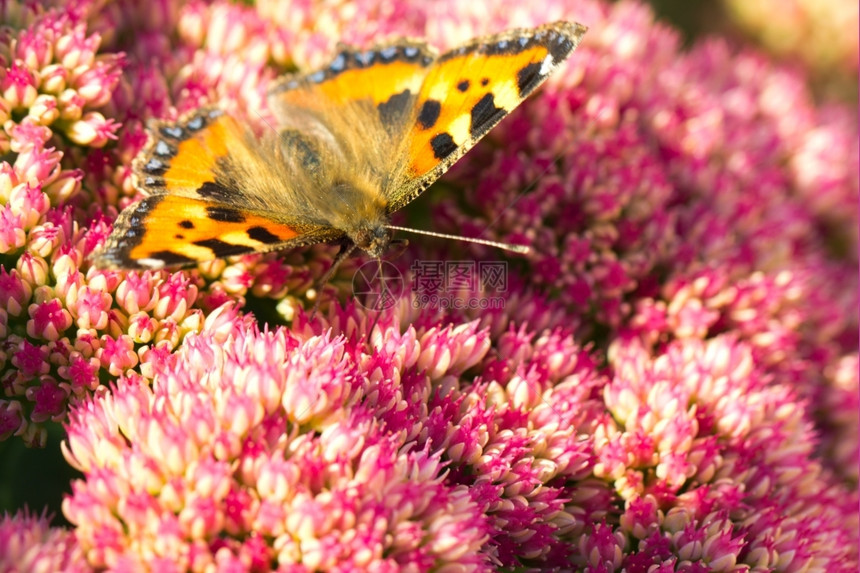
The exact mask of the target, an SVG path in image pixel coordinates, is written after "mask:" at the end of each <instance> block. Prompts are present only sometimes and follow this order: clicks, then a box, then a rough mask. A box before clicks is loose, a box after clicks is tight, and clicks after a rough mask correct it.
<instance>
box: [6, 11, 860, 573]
mask: <svg viewBox="0 0 860 573" xmlns="http://www.w3.org/2000/svg"><path fill="white" fill-rule="evenodd" d="M428 6H431V7H428ZM523 6H524V5H523V4H522V3H521V2H519V1H518V0H501V1H497V2H495V1H494V2H485V1H483V0H478V1H476V2H469V3H464V2H459V1H448V0H445V1H443V2H436V3H432V5H431V4H429V3H424V2H417V1H413V0H403V1H397V2H389V3H384V2H377V1H375V0H362V1H359V2H344V3H339V2H334V3H331V2H301V3H296V2H288V1H286V0H261V1H260V2H259V3H258V4H257V5H254V6H249V5H245V4H242V3H238V4H237V3H229V2H225V1H215V2H211V3H209V2H198V1H192V2H180V1H179V0H157V1H156V2H152V3H146V4H145V5H143V4H141V3H137V2H132V1H130V0H119V1H116V2H108V3H104V2H98V1H96V0H75V1H74V2H69V3H66V5H64V6H57V7H55V8H51V9H48V8H46V7H44V6H41V5H40V4H39V3H30V2H25V3H22V4H18V3H15V2H9V3H2V5H0V13H2V14H3V17H4V23H7V22H8V24H9V28H8V31H5V32H4V33H3V35H2V37H0V385H2V389H3V396H2V397H0V439H9V438H10V437H12V436H16V437H17V439H22V440H23V441H24V442H25V443H27V444H30V445H40V444H44V440H45V435H46V432H45V427H46V425H47V424H49V423H52V422H58V421H61V422H64V423H65V428H66V431H67V435H68V438H67V440H66V442H65V443H64V450H63V451H64V455H65V457H66V459H67V461H68V462H69V464H71V465H72V466H73V467H75V468H76V469H78V470H79V471H80V472H82V474H83V476H82V477H81V478H80V479H78V480H76V481H75V482H74V483H73V484H72V493H71V494H70V495H69V496H67V497H66V499H65V501H64V504H63V508H62V510H63V513H64V516H65V517H66V519H68V521H69V522H71V524H72V529H71V530H63V529H59V528H57V529H49V526H48V522H47V519H46V518H33V517H32V514H30V513H28V512H26V511H21V512H19V513H18V514H16V515H15V516H13V517H7V518H5V519H4V520H3V522H2V523H0V561H2V560H3V559H14V560H15V561H14V564H15V565H16V566H18V567H25V566H26V564H32V565H33V568H36V567H41V568H43V569H59V568H62V567H65V568H67V569H80V570H86V569H95V570H101V569H106V568H107V569H114V570H145V569H147V568H150V569H158V570H160V569H171V570H195V571H202V570H252V571H267V570H273V569H278V570H282V571H307V570H341V571H345V570H380V571H395V570H414V571H425V570H449V569H450V570H464V571H472V570H474V571H481V570H487V571H489V570H495V569H498V568H507V569H520V568H528V569H535V570H546V569H561V570H571V569H575V570H587V571H609V570H638V569H643V570H644V569H649V568H654V569H658V568H659V569H660V570H685V571H699V570H725V571H745V570H751V569H754V570H777V569H780V570H783V569H784V570H811V571H852V570H856V567H857V558H858V556H857V547H858V518H857V514H856V505H857V502H858V494H857V482H858V469H857V468H858V457H857V456H858V448H857V443H858V430H857V429H858V427H860V419H858V388H860V380H858V369H857V364H858V352H857V344H858V339H857V329H858V322H860V320H858V313H857V308H858V294H857V288H856V287H857V276H856V269H857V264H858V263H857V257H858V238H857V228H858V211H857V200H858V195H860V191H858V188H860V174H858V171H860V170H858V156H860V153H858V151H860V142H858V133H857V122H856V115H853V114H854V112H853V111H852V110H848V109H846V108H844V107H841V106H839V105H836V104H833V105H817V104H815V103H814V102H813V100H812V98H811V96H810V93H809V90H808V88H807V87H806V85H805V84H804V77H802V76H801V75H800V73H799V72H797V71H786V70H785V69H783V68H780V67H778V66H776V65H775V64H773V63H771V62H769V61H767V60H766V59H764V58H763V57H761V56H759V55H757V54H754V53H752V52H749V51H745V50H736V49H730V48H729V47H728V46H727V45H726V43H724V42H723V41H720V40H710V41H706V42H703V43H699V44H697V45H695V46H694V47H692V48H691V49H690V50H689V51H686V52H684V51H682V50H681V49H680V41H679V39H678V36H677V35H676V34H675V33H674V32H672V31H671V30H669V29H668V28H666V27H664V26H662V25H658V24H655V23H654V21H653V16H652V14H651V13H650V12H649V11H648V9H646V8H645V7H643V6H641V5H638V4H635V3H629V2H628V3H613V4H609V3H604V2H602V1H601V0H582V1H578V2H575V3H574V2H571V1H570V0H549V2H546V3H545V5H544V6H543V7H542V10H541V11H540V13H536V12H534V11H533V10H524V8H523ZM553 19H569V20H577V21H582V22H584V23H586V24H588V25H589V27H590V31H589V32H588V34H587V35H586V38H585V41H584V42H583V45H582V46H581V47H580V48H579V49H578V50H577V52H576V53H575V54H574V56H573V57H572V58H571V59H570V61H569V62H568V63H567V64H566V65H565V67H564V68H563V69H562V70H560V71H559V73H558V74H557V75H556V76H555V77H553V78H552V79H551V80H550V82H548V84H547V86H546V87H545V88H544V89H542V90H541V92H540V93H539V94H538V95H537V96H536V97H534V98H532V99H530V100H529V101H527V102H525V103H524V104H523V105H522V106H521V108H520V109H518V110H516V111H515V112H514V113H512V114H511V116H510V117H509V118H507V119H506V120H505V121H504V122H503V123H502V124H501V125H500V126H499V127H498V128H497V129H495V130H493V132H492V133H491V134H490V135H488V137H487V138H486V140H484V141H482V142H481V143H480V144H479V145H478V146H477V147H476V148H475V149H474V150H473V151H471V152H470V153H469V155H468V156H466V157H465V158H464V159H463V160H462V161H460V162H459V163H458V164H457V165H455V166H454V167H453V168H452V169H451V171H450V172H449V173H448V174H447V175H446V178H445V184H444V185H440V186H438V187H437V189H434V190H432V191H430V192H428V193H427V194H426V196H424V197H422V198H420V199H419V200H418V201H419V202H420V201H426V200H428V199H427V196H430V195H434V197H433V201H432V205H431V206H430V207H423V208H422V207H421V206H420V205H419V206H416V208H415V209H412V210H410V209H409V208H407V209H405V210H404V211H406V212H405V213H399V214H398V215H397V216H398V217H403V218H409V217H410V216H415V215H416V214H417V212H418V211H421V210H422V209H423V211H424V212H425V214H427V213H429V214H430V215H431V218H430V219H429V221H430V222H431V223H432V228H433V229H434V230H438V231H442V232H454V233H459V234H462V235H468V236H481V237H483V238H491V239H496V240H500V241H506V242H512V243H519V244H529V245H531V246H532V248H533V249H534V251H533V253H531V254H530V255H529V256H528V257H514V256H511V257H510V258H509V259H507V261H506V262H507V265H508V266H507V271H508V276H507V277H506V285H507V287H506V291H505V296H504V298H505V304H504V306H503V307H502V308H493V309H492V310H487V311H483V310H476V309H474V308H449V309H445V310H440V309H436V308H426V307H421V306H420V305H419V306H416V305H414V304H412V303H413V301H414V299H410V297H409V288H407V289H406V293H405V294H404V295H403V296H402V297H401V298H400V299H399V300H398V301H397V304H396V305H395V306H394V307H393V308H391V309H389V310H387V311H385V312H382V313H378V312H371V311H367V310H365V309H364V308H362V307H361V305H360V303H361V302H362V301H361V300H360V299H358V298H356V299H355V300H352V301H350V302H347V303H345V304H343V305H341V304H340V303H338V302H337V301H338V300H341V301H342V300H344V299H346V298H347V296H348V295H349V294H350V293H351V288H350V287H351V284H352V279H353V274H354V272H355V270H356V267H357V265H358V264H360V263H359V262H356V261H355V260H350V261H347V262H345V263H344V264H343V265H342V266H341V267H340V268H339V270H338V272H337V273H335V275H334V277H333V279H332V281H331V284H330V287H329V288H328V289H326V291H325V292H324V293H315V295H316V297H322V298H321V301H322V302H321V305H320V310H319V312H318V313H317V315H316V316H315V317H310V316H309V315H308V314H307V313H306V311H305V310H303V307H304V308H307V307H308V306H309V305H308V304H307V302H308V299H312V298H313V296H312V293H314V291H313V289H312V287H313V286H314V284H315V281H316V279H318V278H319V277H320V276H322V275H323V274H324V272H325V271H326V269H327V268H328V265H330V264H331V260H332V257H333V256H334V248H333V247H331V246H325V245H320V246H315V247H308V248H304V249H297V250H294V251H291V252H288V253H279V254H270V255H265V256H245V257H234V258H231V259H228V260H218V261H212V262H208V263H204V264H201V265H199V266H198V267H197V268H195V269H192V270H185V271H175V272H168V271H160V272H144V273H134V272H123V271H101V270H97V269H94V268H92V266H91V264H90V262H89V257H90V255H91V254H92V253H93V252H94V251H95V249H97V248H99V246H100V245H101V244H102V243H103V242H104V241H105V239H106V237H107V235H108V233H109V232H110V226H111V221H112V220H113V218H114V217H115V215H116V214H117V213H118V211H119V210H120V209H122V208H124V207H125V206H127V205H128V204H130V202H131V201H133V200H134V199H135V198H136V196H137V191H136V189H135V188H134V187H133V185H132V182H131V177H130V163H131V159H132V158H133V157H134V155H135V153H136V152H137V151H138V150H139V149H140V148H141V146H143V144H144V143H145V141H146V137H147V135H146V132H145V129H144V125H145V122H146V120H148V119H150V118H155V117H160V118H176V117H179V116H180V115H181V114H183V113H184V112H186V111H187V110H189V109H193V108H195V107H196V106H198V105H201V104H203V103H217V104H218V105H221V106H222V107H224V108H225V109H227V110H228V111H230V112H235V113H238V112H239V111H242V112H243V113H244V114H245V115H246V116H248V118H249V121H250V122H251V123H252V124H257V126H259V125H261V124H264V123H265V121H268V115H267V114H268V113H269V112H268V110H267V108H266V103H265V97H264V94H265V92H266V88H267V87H268V85H269V83H270V82H271V80H273V79H274V78H276V77H277V76H278V75H279V74H281V73H283V72H284V71H286V70H289V69H298V70H300V71H305V70H308V69H312V68H313V67H314V66H316V65H319V64H322V63H324V62H325V59H326V58H327V57H329V55H330V53H331V50H332V49H333V47H334V45H335V43H336V42H337V41H339V40H343V41H346V42H349V43H357V44H368V43H372V42H375V41H379V40H380V39H381V38H383V37H386V36H404V35H409V36H424V37H426V38H428V41H430V42H431V43H432V44H434V45H436V46H438V47H440V48H442V49H445V48H449V47H452V46H455V45H457V44H458V43H459V42H461V41H463V40H467V39H469V38H471V37H474V36H477V35H480V34H484V33H490V32H495V31H498V30H501V29H504V28H511V27H515V26H524V25H537V24H540V23H542V22H544V21H548V20H553ZM425 205H427V203H425ZM501 256H502V255H499V254H498V253H496V252H494V251H492V250H489V249H488V248H485V247H481V246H475V245H466V246H464V245H461V244H454V243H446V242H442V241H438V240H436V239H432V238H427V239H426V240H425V239H422V240H421V241H417V242H414V243H413V244H412V245H411V247H410V248H409V249H408V250H407V251H406V253H405V254H404V256H403V257H401V258H400V259H398V260H396V261H394V262H395V264H396V265H397V266H398V268H399V269H400V270H401V272H402V273H403V276H404V277H407V279H406V281H405V283H406V284H407V285H408V284H409V280H408V273H409V270H410V268H411V267H412V265H413V264H414V263H415V262H416V261H421V260H430V259H432V260H444V261H452V260H453V261H456V260H465V259H468V260H487V259H491V258H499V257H501ZM479 291H480V292H479ZM453 295H454V296H469V297H473V298H476V299H479V298H480V297H487V296H488V294H487V292H485V291H482V290H481V289H480V288H478V289H477V290H474V291H470V292H465V291H464V292H455V293H453ZM318 300H319V299H318ZM261 323H266V324H270V325H272V324H273V323H274V324H279V325H280V326H268V327H263V326H261ZM287 325H288V326H287ZM4 548H5V549H4ZM2 562H3V563H6V561H2Z"/></svg>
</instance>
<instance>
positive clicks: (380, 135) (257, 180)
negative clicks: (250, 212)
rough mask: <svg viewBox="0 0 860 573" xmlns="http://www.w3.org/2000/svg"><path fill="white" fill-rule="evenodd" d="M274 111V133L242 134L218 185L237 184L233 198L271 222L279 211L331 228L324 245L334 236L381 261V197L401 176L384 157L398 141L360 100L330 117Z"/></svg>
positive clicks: (384, 204)
mask: <svg viewBox="0 0 860 573" xmlns="http://www.w3.org/2000/svg"><path fill="white" fill-rule="evenodd" d="M273 111H274V112H275V115H276V116H277V118H278V121H277V124H276V125H277V128H276V129H275V128H270V127H268V126H266V127H265V128H264V130H263V135H262V137H261V138H256V137H255V136H254V135H253V134H251V133H250V131H247V130H246V133H245V134H244V137H243V138H242V140H243V142H244V143H245V144H246V145H243V146H242V147H245V149H235V150H232V151H233V152H232V153H231V155H230V159H229V160H227V161H228V162H229V163H225V165H224V169H223V170H221V171H222V174H221V178H222V179H223V180H224V181H229V180H230V179H233V180H234V181H235V182H236V184H235V186H233V189H232V190H231V192H232V193H234V194H235V193H241V194H242V195H243V202H244V203H245V204H247V205H249V206H252V208H255V209H259V210H260V211H262V212H264V213H266V214H267V215H268V216H269V217H272V218H276V219H277V217H278V215H279V214H281V213H283V214H284V215H286V216H287V217H288V221H285V223H287V222H288V223H289V225H290V226H293V227H295V226H296V221H302V222H306V223H307V225H308V226H309V227H311V226H312V227H317V228H320V227H322V228H327V229H330V230H332V236H329V237H327V239H328V240H332V239H335V240H336V239H338V236H335V234H336V235H340V237H339V238H340V240H342V241H343V240H349V241H352V242H353V243H354V244H355V245H356V246H358V247H359V248H361V249H362V250H364V251H366V252H367V253H368V254H370V255H371V256H373V257H377V258H378V257H380V256H381V255H382V253H383V252H384V251H385V249H386V248H387V247H388V244H389V242H390V241H391V234H392V232H391V231H390V230H389V229H387V228H386V225H387V224H388V222H389V221H388V216H389V213H390V210H389V207H390V206H389V204H388V201H387V199H386V197H387V196H389V191H390V187H391V186H392V185H397V184H398V182H399V181H400V180H401V178H402V173H401V171H399V170H397V169H392V157H390V155H388V154H390V152H391V150H392V148H395V149H396V148H397V143H396V142H392V141H391V136H390V132H389V131H388V130H387V129H386V128H385V127H384V126H383V125H382V123H381V122H380V121H379V119H378V114H377V113H375V111H374V110H373V109H372V108H370V107H368V106H366V105H364V104H363V103H362V102H354V103H352V104H350V105H345V106H344V107H343V108H342V109H340V110H339V111H338V112H336V113H333V112H332V110H326V112H325V113H320V114H313V113H308V110H307V109H305V110H302V111H301V112H299V111H298V110H292V109H290V107H289V106H280V107H276V108H275V109H274V110H273ZM261 143H262V145H261Z"/></svg>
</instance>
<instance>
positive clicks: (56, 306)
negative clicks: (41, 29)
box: [27, 299, 72, 340]
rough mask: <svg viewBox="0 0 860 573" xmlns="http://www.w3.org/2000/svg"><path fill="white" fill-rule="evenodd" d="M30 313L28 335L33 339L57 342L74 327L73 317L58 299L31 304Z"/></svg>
mask: <svg viewBox="0 0 860 573" xmlns="http://www.w3.org/2000/svg"><path fill="white" fill-rule="evenodd" d="M28 312H29V314H30V320H28V321H27V334H28V335H29V336H31V337H33V338H41V339H44V340H57V339H58V338H60V336H61V335H62V334H63V333H64V332H65V331H66V329H67V328H69V327H70V326H72V315H71V314H69V311H68V310H66V309H65V308H63V305H62V303H61V302H60V301H59V300H57V299H51V300H48V301H45V302H42V303H40V304H31V305H30V306H29V308H28Z"/></svg>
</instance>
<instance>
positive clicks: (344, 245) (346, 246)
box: [311, 239, 357, 319]
mask: <svg viewBox="0 0 860 573" xmlns="http://www.w3.org/2000/svg"><path fill="white" fill-rule="evenodd" d="M356 246H357V245H356V244H355V243H353V242H352V241H350V240H349V239H344V240H343V241H342V242H341V244H340V251H338V253H337V255H335V257H334V260H333V261H332V263H331V266H330V267H329V268H328V270H327V271H326V272H325V274H324V275H323V276H322V278H320V280H319V282H318V283H317V285H318V286H317V289H316V290H317V300H316V302H315V303H314V307H313V310H311V319H313V317H314V316H315V315H316V313H317V310H319V307H320V302H322V293H323V289H324V288H325V286H326V285H327V284H328V281H330V280H331V277H332V276H334V273H335V272H336V271H337V268H338V267H339V266H340V264H341V263H342V262H343V261H344V260H345V259H346V258H347V257H348V256H350V255H351V254H352V252H353V251H354V250H355V248H356Z"/></svg>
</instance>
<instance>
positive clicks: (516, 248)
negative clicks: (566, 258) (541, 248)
mask: <svg viewBox="0 0 860 573" xmlns="http://www.w3.org/2000/svg"><path fill="white" fill-rule="evenodd" d="M385 228H386V229H391V230H392V231H406V232H408V233H416V234H418V235H427V236H429V237H439V238H440V239H452V240H454V241H465V242H467V243H476V244H478V245H487V246H488V247H496V248H497V249H502V250H505V251H511V252H513V253H520V254H523V255H524V254H526V253H528V252H529V251H530V250H531V249H530V248H529V247H528V246H526V245H515V244H513V243H500V242H499V241H490V240H487V239H478V238H476V237H462V236H460V235H446V234H445V233H434V232H433V231H422V230H420V229H410V228H409V227H395V226H394V225H386V226H385Z"/></svg>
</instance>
